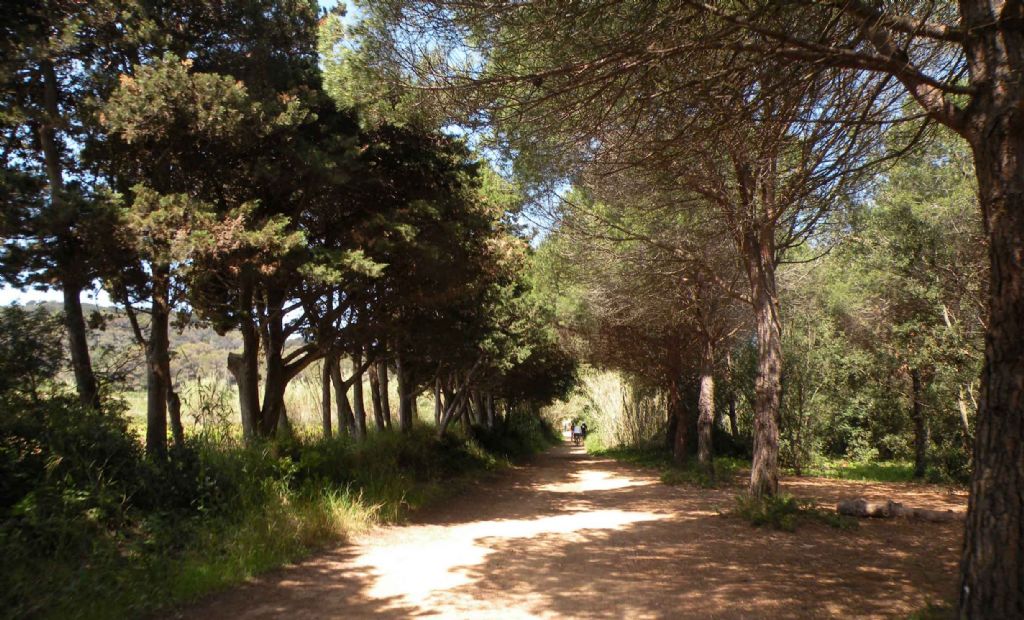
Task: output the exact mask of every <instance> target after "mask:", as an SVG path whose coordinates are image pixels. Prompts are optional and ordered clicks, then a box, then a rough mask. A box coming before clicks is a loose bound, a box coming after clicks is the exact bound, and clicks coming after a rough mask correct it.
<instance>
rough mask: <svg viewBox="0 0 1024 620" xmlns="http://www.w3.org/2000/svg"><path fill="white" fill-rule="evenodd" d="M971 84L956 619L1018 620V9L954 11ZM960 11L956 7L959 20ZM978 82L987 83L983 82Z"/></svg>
mask: <svg viewBox="0 0 1024 620" xmlns="http://www.w3.org/2000/svg"><path fill="white" fill-rule="evenodd" d="M961 6H962V7H968V8H970V10H971V11H973V13H971V14H966V13H965V18H966V19H965V22H966V23H967V25H973V26H977V27H976V28H971V29H970V30H969V32H970V33H971V34H970V35H969V37H970V38H969V45H968V50H969V57H970V68H971V77H972V83H975V84H978V86H979V92H978V93H977V94H976V95H975V96H974V99H975V100H974V102H972V106H974V108H975V115H974V118H973V121H972V123H971V129H970V131H969V133H970V139H971V143H972V144H971V146H972V149H973V152H974V161H975V167H976V172H977V175H978V190H979V198H980V203H981V207H982V211H983V215H984V220H985V229H986V231H987V233H988V241H989V258H990V262H991V271H990V275H989V278H990V280H989V283H990V286H989V325H988V330H987V331H986V333H985V365H984V369H983V371H982V375H981V398H980V401H979V406H978V417H977V422H976V426H975V441H974V472H973V475H972V476H971V494H970V501H969V505H968V512H967V525H966V532H965V537H964V548H963V549H964V550H963V556H962V561H961V583H960V603H959V612H960V615H961V617H965V618H1022V617H1024V82H1022V81H1021V78H1020V76H1021V75H1022V74H1024V29H1021V28H1020V23H1021V20H1022V19H1024V6H1022V5H1021V4H1020V3H1019V2H1018V3H1006V6H1005V7H1004V13H1007V14H1004V15H1002V20H1003V21H1002V22H1001V24H1000V25H998V26H996V25H992V21H991V20H992V9H991V8H990V5H989V3H981V2H963V3H961ZM968 8H963V10H964V11H965V12H966V11H968ZM986 80H988V82H987V83H985V81H986Z"/></svg>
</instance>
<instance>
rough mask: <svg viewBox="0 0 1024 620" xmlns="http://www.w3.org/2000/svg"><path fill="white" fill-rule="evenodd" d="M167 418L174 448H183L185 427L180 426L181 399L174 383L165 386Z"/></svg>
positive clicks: (169, 373)
mask: <svg viewBox="0 0 1024 620" xmlns="http://www.w3.org/2000/svg"><path fill="white" fill-rule="evenodd" d="M170 376H171V372H170V369H169V368H168V369H167V377H170ZM167 417H168V419H169V420H170V422H171V437H173V438H174V446H175V447H176V448H183V447H184V446H185V427H184V426H182V424H181V398H180V397H179V396H178V393H177V392H175V391H174V382H173V381H169V383H168V386H167Z"/></svg>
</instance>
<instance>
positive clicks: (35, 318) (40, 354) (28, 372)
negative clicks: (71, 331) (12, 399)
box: [0, 306, 64, 398]
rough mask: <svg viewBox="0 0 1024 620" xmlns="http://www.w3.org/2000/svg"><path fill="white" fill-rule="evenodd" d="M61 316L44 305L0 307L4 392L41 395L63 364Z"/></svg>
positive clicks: (0, 385)
mask: <svg viewBox="0 0 1024 620" xmlns="http://www.w3.org/2000/svg"><path fill="white" fill-rule="evenodd" d="M62 330H63V326H62V325H61V317H60V316H59V315H55V314H51V313H49V312H47V311H46V310H44V309H43V308H35V309H33V310H26V309H24V308H22V307H20V306H8V307H5V308H0V394H5V395H12V396H17V397H22V398H38V397H39V396H40V392H41V391H42V390H44V389H45V388H46V387H47V386H46V383H47V382H48V381H49V380H51V379H53V378H54V377H56V376H57V373H58V371H59V370H60V369H61V365H62V363H63V352H64V351H63V341H62Z"/></svg>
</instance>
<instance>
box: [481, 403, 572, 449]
mask: <svg viewBox="0 0 1024 620" xmlns="http://www.w3.org/2000/svg"><path fill="white" fill-rule="evenodd" d="M471 433H472V437H473V438H474V439H475V440H476V441H478V442H479V443H480V445H481V446H482V447H483V448H484V449H485V450H487V451H488V452H490V453H492V454H496V455H500V456H503V457H505V458H509V459H517V458H522V457H524V456H528V455H530V454H534V453H536V452H539V451H541V450H544V449H545V448H548V447H550V446H553V445H555V444H557V443H559V442H560V441H561V440H562V438H561V436H560V435H559V434H558V431H556V430H555V428H554V427H553V426H552V425H551V423H550V422H548V421H547V420H544V419H542V418H541V417H540V416H538V415H534V414H532V413H529V412H515V413H513V414H512V415H510V416H507V417H506V418H502V419H501V420H499V421H498V423H497V424H495V427H494V428H492V429H488V428H485V427H482V426H474V427H472V431H471Z"/></svg>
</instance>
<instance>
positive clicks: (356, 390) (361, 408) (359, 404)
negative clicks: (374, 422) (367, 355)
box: [352, 351, 366, 439]
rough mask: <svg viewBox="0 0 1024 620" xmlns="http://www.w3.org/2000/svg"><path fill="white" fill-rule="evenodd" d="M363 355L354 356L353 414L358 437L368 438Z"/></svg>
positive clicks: (358, 353) (359, 353)
mask: <svg viewBox="0 0 1024 620" xmlns="http://www.w3.org/2000/svg"><path fill="white" fill-rule="evenodd" d="M362 365H363V354H362V352H361V351H359V352H357V353H356V354H355V355H353V356H352V373H353V375H352V413H353V414H354V415H355V423H356V425H355V431H356V437H358V438H359V439H365V438H366V403H365V402H364V401H363V371H362V370H361V367H362Z"/></svg>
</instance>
